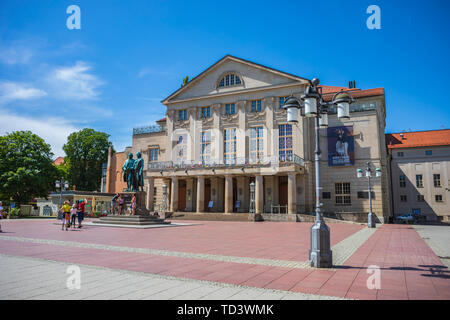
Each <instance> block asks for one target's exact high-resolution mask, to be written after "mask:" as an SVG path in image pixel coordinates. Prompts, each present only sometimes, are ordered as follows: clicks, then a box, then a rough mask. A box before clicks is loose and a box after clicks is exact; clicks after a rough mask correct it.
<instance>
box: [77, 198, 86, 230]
mask: <svg viewBox="0 0 450 320" xmlns="http://www.w3.org/2000/svg"><path fill="white" fill-rule="evenodd" d="M85 205H86V202H85V201H84V200H80V201H79V203H78V214H77V216H78V228H81V227H82V225H81V222H82V221H83V219H84V207H85Z"/></svg>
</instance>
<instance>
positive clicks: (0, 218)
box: [0, 201, 3, 233]
mask: <svg viewBox="0 0 450 320" xmlns="http://www.w3.org/2000/svg"><path fill="white" fill-rule="evenodd" d="M2 219H3V204H2V202H1V201H0V233H1V232H3V231H2V223H1V220H2Z"/></svg>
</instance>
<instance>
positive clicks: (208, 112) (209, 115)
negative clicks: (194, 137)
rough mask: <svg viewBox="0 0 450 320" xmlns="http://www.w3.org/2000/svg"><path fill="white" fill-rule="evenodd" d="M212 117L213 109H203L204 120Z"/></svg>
mask: <svg viewBox="0 0 450 320" xmlns="http://www.w3.org/2000/svg"><path fill="white" fill-rule="evenodd" d="M209 117H211V108H210V107H202V118H209Z"/></svg>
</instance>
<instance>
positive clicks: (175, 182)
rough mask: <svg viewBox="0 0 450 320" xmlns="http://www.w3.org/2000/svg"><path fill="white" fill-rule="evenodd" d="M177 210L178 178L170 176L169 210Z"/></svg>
mask: <svg viewBox="0 0 450 320" xmlns="http://www.w3.org/2000/svg"><path fill="white" fill-rule="evenodd" d="M177 210H178V178H177V177H172V188H171V189H170V211H171V212H176V211H177Z"/></svg>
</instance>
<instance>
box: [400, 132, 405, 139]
mask: <svg viewBox="0 0 450 320" xmlns="http://www.w3.org/2000/svg"><path fill="white" fill-rule="evenodd" d="M400 139H402V140H405V134H404V133H403V132H402V133H400Z"/></svg>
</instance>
